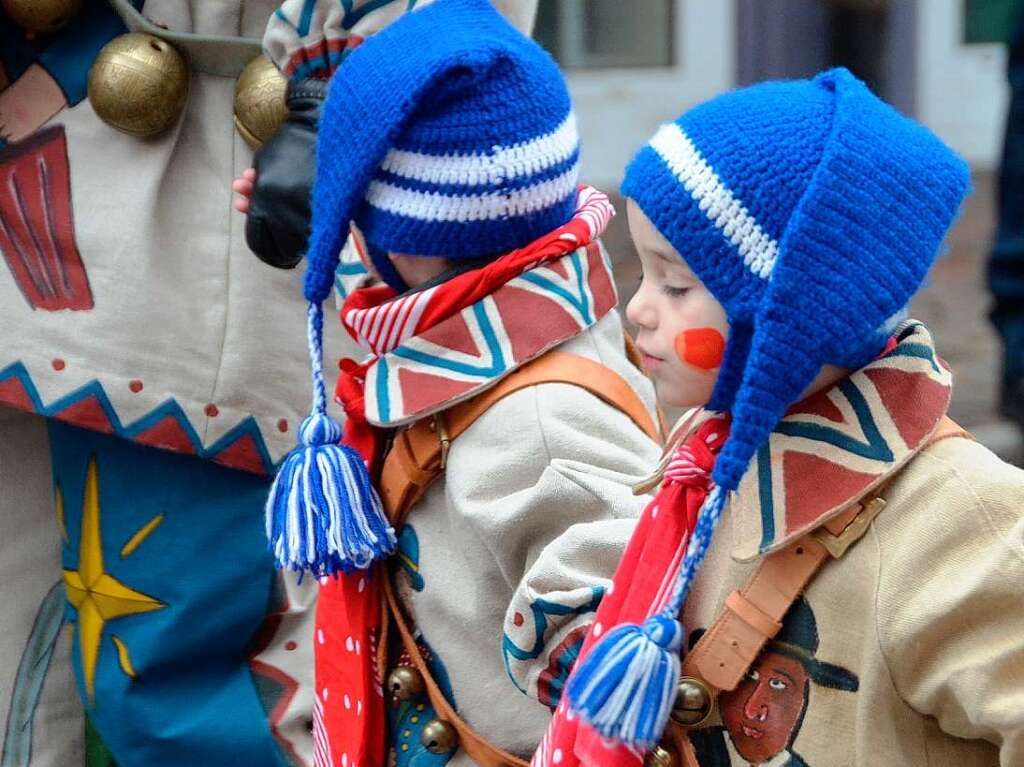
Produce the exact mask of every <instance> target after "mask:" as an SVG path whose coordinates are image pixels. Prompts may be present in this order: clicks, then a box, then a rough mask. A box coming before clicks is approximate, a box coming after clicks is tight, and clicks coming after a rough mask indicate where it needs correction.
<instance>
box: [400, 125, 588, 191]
mask: <svg viewBox="0 0 1024 767" xmlns="http://www.w3.org/2000/svg"><path fill="white" fill-rule="evenodd" d="M578 146H579V135H578V134H577V132H576V115H575V113H573V112H571V111H570V112H569V115H568V116H567V117H566V118H565V120H563V121H562V124H561V125H559V126H558V127H557V128H555V130H553V131H552V132H551V133H546V134H544V135H542V136H538V137H537V138H535V139H531V140H530V141H524V142H522V143H519V144H515V145H513V146H501V145H496V146H495V147H494V148H493V149H492V151H491V152H489V153H487V154H449V155H443V156H439V155H429V154H423V153H421V152H407V151H405V150H402V149H391V150H390V151H389V152H388V153H387V155H386V156H385V157H384V162H382V163H381V168H382V169H383V170H385V171H387V172H388V173H394V174H395V175H396V176H401V177H402V178H407V179H411V180H414V181H422V182H426V183H430V184H463V185H465V186H484V185H492V184H495V183H501V182H502V181H507V180H510V179H514V178H519V177H521V176H532V175H534V174H536V173H540V172H542V171H544V170H547V169H548V168H550V167H551V166H553V165H556V164H558V163H560V162H564V161H565V160H567V159H569V158H570V157H571V156H572V153H573V152H575V151H576V149H577V147H578Z"/></svg>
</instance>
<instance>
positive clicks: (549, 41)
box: [536, 0, 1014, 185]
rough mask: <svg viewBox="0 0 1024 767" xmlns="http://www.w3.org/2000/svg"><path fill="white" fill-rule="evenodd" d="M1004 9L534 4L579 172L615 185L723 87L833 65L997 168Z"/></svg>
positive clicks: (999, 5)
mask: <svg viewBox="0 0 1024 767" xmlns="http://www.w3.org/2000/svg"><path fill="white" fill-rule="evenodd" d="M1013 2H1014V0H635V2H630V3H623V2H621V0H541V2H540V10H539V15H538V21H537V31H536V34H537V37H538V39H539V40H540V41H541V42H542V43H543V44H544V45H545V46H546V47H547V48H548V49H549V50H551V51H552V52H553V53H554V54H555V56H556V58H558V59H559V62H560V63H561V64H562V66H563V67H564V68H565V69H566V70H567V72H568V74H569V82H570V87H571V88H572V91H573V95H574V98H575V101H576V108H577V112H578V115H579V118H580V121H581V127H582V133H583V136H584V137H585V139H586V142H585V144H584V148H583V163H584V175H585V177H586V178H589V179H592V180H593V181H596V182H598V183H602V184H605V185H608V184H614V183H616V182H617V181H618V178H619V176H620V174H621V171H622V168H623V166H624V165H625V163H626V161H627V160H628V158H629V156H630V153H631V151H633V150H634V149H635V148H636V147H637V146H639V145H640V143H642V142H643V141H644V140H645V138H646V137H648V136H649V135H650V134H651V133H653V131H654V130H655V129H656V128H657V126H658V125H659V124H660V123H661V122H663V121H665V120H668V119H671V118H673V117H675V116H676V115H677V114H679V112H681V111H682V110H683V109H685V108H686V107H688V106H692V105H693V104H696V103H698V102H700V101H702V100H704V99H707V98H710V97H711V96H714V95H715V94H717V93H720V92H721V91H723V90H726V89H728V88H731V87H734V86H736V85H743V84H747V83H752V82H756V81H759V80H764V79H770V78H791V77H804V76H808V75H811V74H813V73H815V72H817V71H820V70H822V69H826V68H828V67H830V66H835V65H838V64H842V65H844V66H847V67H849V68H850V69H851V70H853V71H854V72H855V73H856V74H857V75H858V76H860V77H861V78H863V79H864V80H865V81H867V82H868V83H869V84H870V85H871V86H872V88H874V89H875V90H876V92H878V93H879V94H880V95H881V96H882V97H883V98H885V99H886V100H888V101H889V102H890V103H892V104H894V105H895V106H896V107H897V108H899V109H900V110H901V111H903V112H905V113H907V114H909V115H912V116H914V117H916V118H917V119H919V120H921V121H922V122H924V123H925V124H926V125H928V126H929V127H930V128H932V130H934V131H935V132H936V133H938V134H939V135H940V136H942V138H943V139H945V140H946V141H947V142H948V143H949V144H950V145H952V146H953V147H954V148H955V149H957V150H958V151H959V152H960V153H961V154H963V155H964V156H965V157H966V158H967V159H968V160H969V161H970V162H971V164H972V166H974V167H975V168H978V169H981V170H991V169H992V168H994V167H995V165H996V164H997V162H998V157H999V151H1000V147H1001V142H1002V130H1003V119H1004V115H1005V111H1006V104H1007V89H1006V77H1005V67H1006V53H1005V46H1003V45H1002V44H1000V43H999V42H995V41H994V40H996V39H997V38H999V37H1000V35H1001V34H1002V33H1003V28H1004V26H1005V24H1004V23H1001V22H1002V21H1003V19H1005V15H1006V9H1007V8H1009V7H1010V6H1011V5H1013Z"/></svg>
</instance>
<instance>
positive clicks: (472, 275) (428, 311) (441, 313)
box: [341, 186, 615, 357]
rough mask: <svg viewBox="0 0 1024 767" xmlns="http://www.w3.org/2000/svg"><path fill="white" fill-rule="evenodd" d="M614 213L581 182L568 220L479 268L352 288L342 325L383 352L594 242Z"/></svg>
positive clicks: (599, 194)
mask: <svg viewBox="0 0 1024 767" xmlns="http://www.w3.org/2000/svg"><path fill="white" fill-rule="evenodd" d="M614 215H615V209H614V208H613V207H612V205H611V203H610V202H609V201H608V196H607V195H606V194H604V193H603V192H599V191H598V190H597V189H594V188H593V187H591V186H581V187H580V188H579V194H578V196H577V202H576V213H575V215H574V216H573V218H572V219H571V220H570V221H569V222H568V223H567V224H565V225H563V226H560V227H559V228H558V229H555V230H554V231H552V232H550V233H549V234H546V235H545V236H543V237H541V238H539V239H537V240H534V241H533V242H531V243H530V244H529V245H527V246H526V247H524V248H519V249H518V250H513V251H512V252H511V253H506V254H505V255H504V256H501V257H500V258H497V259H495V260H494V261H491V262H490V263H488V264H487V265H486V266H483V267H481V268H480V269H474V270H472V271H469V272H464V273H463V274H459V275H456V276H455V277H453V278H452V279H450V280H447V281H446V282H444V283H442V284H440V285H435V286H434V287H432V288H427V289H426V290H421V291H419V292H416V293H410V294H408V295H405V296H400V297H397V298H395V297H394V296H395V292H394V291H393V290H392V289H391V288H389V287H377V288H369V289H365V290H359V291H356V292H354V293H352V295H351V296H349V298H348V299H347V300H346V301H345V304H344V306H342V309H341V322H342V325H344V327H345V329H346V330H347V331H348V333H349V335H350V336H352V338H353V339H354V340H355V341H356V343H358V344H359V346H360V347H361V348H363V349H364V350H366V351H367V352H369V353H370V354H373V355H374V356H377V357H379V356H381V355H383V354H387V353H388V352H389V351H391V350H392V349H395V348H396V347H398V346H401V345H402V343H403V342H405V341H407V340H408V339H410V338H412V337H413V336H416V335H419V334H421V333H423V332H424V331H426V330H428V329H429V328H432V327H434V326H435V325H437V324H438V323H439V322H441V321H443V320H446V319H448V318H449V317H451V316H452V315H453V314H455V313H456V312H459V311H462V310H463V309H465V308H466V307H468V306H472V305H473V304H475V303H476V302H477V301H479V300H480V299H482V298H484V297H485V296H488V295H490V294H491V293H493V292H494V291H495V290H496V289H497V288H499V287H501V286H502V285H504V284H505V283H507V282H508V281H509V280H511V279H513V278H514V277H518V276H519V275H520V274H522V273H523V272H526V271H528V270H530V269H532V268H534V267H535V266H538V265H539V264H543V263H547V262H549V261H554V260H555V259H558V258H561V257H562V256H564V255H565V254H567V253H571V252H572V251H574V250H576V249H577V248H580V247H581V246H583V245H586V244H587V243H588V242H593V241H594V240H596V239H597V238H598V237H599V236H600V235H601V233H602V232H604V230H605V227H607V226H608V222H609V221H611V219H612V216H614Z"/></svg>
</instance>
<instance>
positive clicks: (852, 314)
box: [568, 69, 969, 748]
mask: <svg viewBox="0 0 1024 767" xmlns="http://www.w3.org/2000/svg"><path fill="white" fill-rule="evenodd" d="M968 182H969V172H968V168H967V165H966V164H965V163H964V162H963V160H961V159H960V158H959V157H958V156H957V155H956V154H955V153H953V152H952V151H951V150H950V149H949V148H948V147H946V146H945V145H944V144H943V143H942V142H941V141H940V140H939V139H938V138H937V137H936V136H935V135H933V134H932V133H931V132H930V131H928V130H927V129H926V128H924V127H923V126H921V125H919V124H918V123H916V122H914V121H913V120H910V119H907V118H906V117H903V116H902V115H900V114H899V113H897V112H896V111H895V110H894V109H892V108H891V107H890V106H888V105H886V104H885V103H884V102H882V101H881V100H879V99H878V98H877V97H876V96H874V95H873V94H872V93H871V92H870V91H869V90H868V88H867V87H866V86H865V85H864V83H862V82H861V81H860V80H858V79H857V78H855V77H854V76H853V75H852V74H850V72H848V71H847V70H845V69H835V70H831V71H828V72H824V73H822V74H821V75H819V76H817V77H815V78H814V79H812V80H799V81H793V82H771V83H763V84H760V85H755V86H752V87H749V88H745V89H742V90H737V91H734V92H731V93H728V94H725V95H723V96H720V97H718V98H716V99H713V100H712V101H709V102H707V103H705V104H703V105H701V106H698V107H696V108H694V109H692V110H690V111H689V112H687V113H685V114H683V115H682V116H681V117H680V118H679V119H677V120H676V121H675V122H673V123H670V124H668V125H664V126H662V127H661V129H660V130H659V131H658V132H657V133H656V134H655V136H654V137H653V138H652V139H651V141H650V142H649V143H648V144H647V145H646V146H644V147H643V148H642V149H641V150H640V151H639V152H638V153H637V155H636V157H635V158H634V159H633V161H632V163H631V164H630V165H629V167H628V168H627V169H626V177H625V181H624V183H623V185H622V193H623V195H624V196H627V197H631V198H633V199H634V200H635V201H636V203H637V204H638V205H639V207H640V208H641V209H642V210H643V212H644V213H645V214H646V215H647V217H648V218H649V219H650V220H651V221H652V223H653V224H654V226H655V227H656V228H657V229H658V230H659V231H660V232H661V233H662V234H663V235H664V236H665V237H666V239H668V240H669V242H671V243H672V245H673V247H674V248H675V249H676V250H677V251H678V252H679V253H680V254H681V255H682V256H683V257H684V258H685V259H686V263H687V264H688V265H689V266H690V268H691V269H692V270H693V271H694V272H695V273H696V275H697V276H698V277H699V278H700V280H701V281H702V282H703V283H704V285H705V286H706V287H707V288H708V289H709V290H710V291H711V293H712V294H713V295H714V296H715V298H716V299H717V300H718V301H719V303H721V304H722V306H723V307H724V308H725V311H726V314H727V316H728V318H729V321H730V328H731V329H730V338H729V342H728V344H727V347H726V354H725V359H724V362H723V367H722V369H721V371H720V373H719V378H718V381H717V383H716V387H715V391H714V393H713V395H712V400H711V402H710V403H709V407H710V408H711V409H721V410H726V409H727V410H730V411H731V414H732V425H731V430H730V433H729V437H728V439H727V440H726V441H725V443H724V445H723V446H722V450H721V453H720V454H719V456H718V458H717V460H716V463H715V467H714V471H713V473H712V479H713V482H714V488H713V490H712V491H711V492H710V493H709V495H708V497H707V499H706V500H705V502H704V505H703V507H702V509H701V512H700V516H699V518H698V521H697V524H696V526H695V529H694V531H693V533H692V535H691V538H690V542H689V544H688V548H687V551H686V554H685V556H684V558H683V562H682V565H681V567H680V569H679V572H678V574H677V579H676V583H675V588H674V591H673V593H672V597H671V598H670V599H669V601H668V604H667V605H666V607H665V608H664V610H662V611H661V612H659V613H658V614H656V615H655V616H653V617H652V618H651V619H649V620H648V621H647V622H646V623H645V624H644V625H643V626H630V625H626V626H620V627H617V628H616V629H614V630H612V631H609V632H608V633H607V634H606V635H605V637H604V638H603V639H602V640H601V642H599V643H598V644H596V645H595V646H594V648H593V650H592V651H591V652H590V654H589V655H588V656H587V657H586V658H584V659H583V661H582V662H581V663H580V665H579V666H578V667H577V669H576V673H575V674H574V675H573V677H572V678H571V679H570V682H569V688H568V693H569V698H570V704H571V706H572V707H573V709H574V710H575V711H576V712H577V713H579V714H580V715H581V716H582V718H584V719H585V720H586V721H588V722H590V724H591V725H592V726H593V727H594V728H595V729H596V730H597V731H598V732H600V733H601V734H602V735H604V736H606V737H608V738H612V739H615V740H619V741H622V742H624V743H626V744H629V745H631V746H634V747H638V748H649V747H651V746H653V745H654V744H656V743H657V741H658V739H659V738H660V737H661V733H662V731H663V729H664V726H665V723H666V721H667V719H668V715H669V711H670V709H671V705H672V700H673V695H674V680H675V678H676V676H677V675H678V672H679V658H678V653H677V652H676V649H677V648H678V647H679V637H681V636H682V627H681V626H680V625H679V623H678V620H677V617H678V614H679V612H680V610H681V609H682V606H683V604H684V602H685V600H686V597H687V594H688V593H689V590H690V586H691V585H692V583H693V579H694V577H695V575H696V573H697V570H698V568H699V567H700V565H701V563H702V561H703V559H704V556H705V554H706V552H707V549H708V546H709V545H710V543H711V537H712V533H713V531H714V529H715V526H716V525H717V523H718V520H719V518H720V517H721V514H722V511H723V509H724V506H725V503H726V500H727V498H728V494H729V493H730V492H733V491H735V490H736V489H737V488H738V487H739V484H740V480H741V479H742V477H743V475H744V474H745V472H746V471H747V469H748V467H749V466H750V464H751V462H752V460H753V458H754V456H755V455H756V454H757V452H758V450H759V449H760V448H761V447H762V446H763V445H764V444H765V443H766V442H767V441H768V438H769V436H770V434H771V433H772V431H773V430H774V429H775V427H776V425H777V424H778V423H779V421H780V420H781V419H782V417H783V415H784V414H785V412H786V410H787V409H788V408H789V407H790V406H791V405H792V404H794V403H795V402H797V401H798V400H799V399H800V398H801V396H802V395H803V393H804V392H805V391H806V390H807V389H808V387H809V386H810V385H811V384H812V383H813V382H814V380H815V378H816V377H817V376H818V374H819V372H820V371H821V369H822V366H823V365H825V364H835V365H839V366H842V367H848V368H859V367H862V366H863V365H864V364H866V363H867V362H868V361H870V360H871V358H872V357H874V356H876V355H877V354H878V353H879V352H881V351H882V349H883V348H884V346H885V343H886V341H887V338H888V336H889V334H890V333H891V331H892V324H893V320H894V318H896V317H898V316H900V314H901V312H902V310H903V309H904V307H905V306H906V305H907V303H908V301H909V300H910V297H911V296H912V295H913V294H914V293H915V292H916V291H917V289H918V288H919V287H920V285H921V283H922V281H923V280H924V277H925V275H926V273H927V271H928V268H929V267H930V265H931V263H932V261H933V260H934V258H935V255H936V253H937V251H938V248H939V246H940V244H941V241H942V238H943V237H944V235H945V233H946V231H947V229H948V228H949V226H950V224H951V223H952V221H953V218H954V216H955V215H956V212H957V210H958V209H959V206H960V203H961V201H962V200H963V197H964V195H965V194H966V192H967V188H968Z"/></svg>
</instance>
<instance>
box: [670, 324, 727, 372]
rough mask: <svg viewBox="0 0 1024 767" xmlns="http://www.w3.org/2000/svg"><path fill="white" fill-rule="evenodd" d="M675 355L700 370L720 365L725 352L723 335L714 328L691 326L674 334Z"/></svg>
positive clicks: (711, 368) (712, 368)
mask: <svg viewBox="0 0 1024 767" xmlns="http://www.w3.org/2000/svg"><path fill="white" fill-rule="evenodd" d="M674 345H675V349H676V356H677V357H678V358H679V359H680V361H682V362H685V363H686V364H688V365H693V366H694V367H695V368H700V369H701V370H714V369H715V368H718V367H721V365H722V356H723V355H724V354H725V337H724V336H722V334H721V332H719V331H718V330H715V329H714V328H691V329H690V330H684V331H683V332H682V333H680V334H679V335H677V336H676V340H675V344H674Z"/></svg>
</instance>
